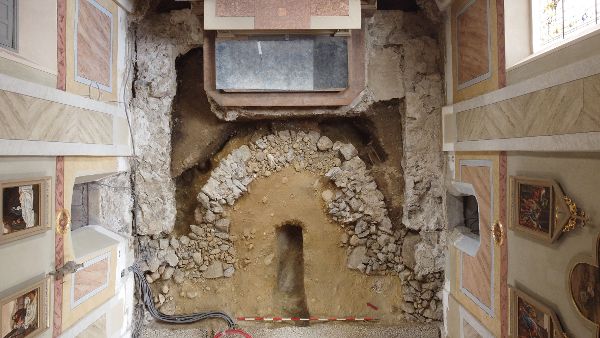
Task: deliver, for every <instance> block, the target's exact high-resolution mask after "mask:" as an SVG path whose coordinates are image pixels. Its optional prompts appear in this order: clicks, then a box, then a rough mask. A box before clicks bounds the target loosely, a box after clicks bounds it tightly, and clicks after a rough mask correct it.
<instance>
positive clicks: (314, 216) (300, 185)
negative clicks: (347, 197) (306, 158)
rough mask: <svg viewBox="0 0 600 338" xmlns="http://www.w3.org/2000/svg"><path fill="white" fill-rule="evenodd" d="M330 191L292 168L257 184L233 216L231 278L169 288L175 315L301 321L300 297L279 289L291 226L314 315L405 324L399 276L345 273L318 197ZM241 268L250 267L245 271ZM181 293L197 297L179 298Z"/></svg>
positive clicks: (334, 228)
mask: <svg viewBox="0 0 600 338" xmlns="http://www.w3.org/2000/svg"><path fill="white" fill-rule="evenodd" d="M325 185H326V181H325V179H324V178H322V177H318V176H315V175H313V174H310V173H308V172H300V173H297V172H296V171H295V170H294V169H293V168H288V169H284V170H282V171H281V172H278V173H275V174H273V175H272V176H270V177H268V178H265V179H259V180H257V181H255V182H253V183H252V184H251V190H250V192H249V193H248V194H247V195H245V196H243V197H242V198H240V200H238V202H237V203H236V205H235V206H234V207H233V208H232V209H230V210H229V211H228V212H229V215H230V217H231V220H232V224H231V230H230V233H231V235H233V236H234V238H237V239H236V241H235V248H236V251H237V253H238V258H239V260H240V269H238V270H237V271H236V273H235V274H234V276H233V277H232V278H229V279H217V280H204V281H201V282H199V283H193V282H190V281H186V282H185V283H184V284H183V285H182V286H175V285H174V284H171V291H170V295H172V296H174V297H175V303H176V304H177V307H176V312H177V313H190V312H197V311H201V310H211V309H220V310H224V311H226V312H228V313H230V314H232V315H234V316H236V317H237V316H286V315H293V314H296V311H298V309H297V308H296V307H295V304H296V301H297V300H298V299H297V297H294V296H296V295H292V296H291V297H290V296H289V295H285V292H283V295H282V291H281V288H280V286H279V285H278V284H279V283H278V281H279V279H278V276H279V272H280V269H281V267H280V264H279V262H280V261H281V260H282V259H283V257H279V255H278V250H277V242H278V241H277V233H278V231H277V229H278V227H280V226H282V225H284V224H294V225H299V226H301V227H302V234H303V236H302V242H303V252H302V256H303V260H304V293H305V295H306V305H307V310H308V313H309V314H310V315H311V316H371V317H377V318H380V319H381V321H382V323H388V324H392V323H395V324H397V323H399V322H401V321H402V320H401V319H399V316H398V313H397V309H396V308H395V307H394V304H399V303H400V300H399V299H398V297H400V296H401V295H402V293H401V290H400V280H399V279H398V277H397V276H366V275H364V274H362V273H360V272H358V271H353V270H350V269H348V268H347V267H346V250H345V249H344V248H342V247H340V246H339V243H340V236H341V234H342V230H341V228H340V226H339V225H338V224H336V223H334V222H332V221H330V220H329V218H328V216H327V215H326V213H325V205H324V202H323V200H322V198H321V191H322V190H323V189H324V186H325ZM280 252H281V250H280ZM244 261H246V262H249V263H248V264H247V265H246V266H245V267H243V268H241V267H242V266H244V265H245V264H244ZM181 291H183V292H185V293H186V294H187V293H188V292H192V293H193V292H197V293H198V296H197V297H196V298H194V299H189V298H187V297H180V296H179V295H180V293H181ZM367 303H371V304H373V305H375V306H377V307H378V310H374V309H372V308H371V307H369V306H367Z"/></svg>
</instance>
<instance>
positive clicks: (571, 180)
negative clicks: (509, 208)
mask: <svg viewBox="0 0 600 338" xmlns="http://www.w3.org/2000/svg"><path fill="white" fill-rule="evenodd" d="M507 163H508V174H509V175H521V176H530V177H547V178H552V179H555V180H557V181H558V183H559V184H560V185H561V186H562V188H563V189H564V192H565V194H566V195H567V196H569V197H571V198H572V199H573V201H574V202H575V203H577V206H579V207H581V208H582V209H583V210H584V211H585V212H586V213H588V214H589V216H590V217H591V219H592V222H591V224H590V225H588V226H586V227H585V228H584V229H577V230H575V231H573V232H571V233H568V234H565V235H563V236H562V237H561V238H560V239H559V240H558V241H557V242H556V243H554V244H551V245H548V244H545V243H541V242H537V241H534V240H531V239H530V238H529V237H527V236H524V235H523V234H522V233H519V232H515V231H513V230H512V229H511V230H509V231H508V241H507V244H508V284H509V285H512V286H516V287H518V288H520V289H521V290H523V291H527V292H528V293H531V295H532V296H534V297H536V298H538V299H539V300H540V301H541V302H543V303H546V304H547V305H549V306H550V307H552V308H553V309H554V310H555V311H556V312H557V315H558V316H559V317H560V320H561V322H562V324H563V329H565V330H566V332H567V333H568V334H569V337H592V336H593V334H592V329H591V327H590V326H589V325H588V324H587V323H586V321H585V320H584V319H583V317H581V316H580V315H579V314H578V313H577V310H576V308H575V306H574V305H573V303H572V301H571V296H570V292H569V290H568V284H567V281H568V275H569V269H570V266H571V264H572V263H573V262H574V259H575V256H576V255H579V254H582V253H585V254H588V255H590V256H591V257H593V255H595V251H596V240H597V238H598V235H599V229H598V220H599V219H600V218H599V217H600V199H598V196H597V195H598V190H600V181H599V180H598V179H597V177H598V171H599V170H600V155H599V154H598V153H595V154H589V153H588V154H585V153H582V154H581V153H580V154H577V153H571V154H566V153H560V154H549V153H545V154H544V153H541V154H540V153H529V154H526V153H509V154H508V162H507Z"/></svg>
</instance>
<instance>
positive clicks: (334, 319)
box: [237, 317, 379, 322]
mask: <svg viewBox="0 0 600 338" xmlns="http://www.w3.org/2000/svg"><path fill="white" fill-rule="evenodd" d="M237 320H238V321H246V322H375V321H378V320H379V319H377V318H372V317H309V318H300V317H237Z"/></svg>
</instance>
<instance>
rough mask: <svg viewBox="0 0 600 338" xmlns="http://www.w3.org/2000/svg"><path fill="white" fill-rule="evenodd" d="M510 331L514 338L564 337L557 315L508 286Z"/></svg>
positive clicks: (523, 293)
mask: <svg viewBox="0 0 600 338" xmlns="http://www.w3.org/2000/svg"><path fill="white" fill-rule="evenodd" d="M510 332H511V334H512V337H515V338H566V337H567V335H566V334H565V332H564V330H563V329H562V326H561V325H560V321H559V320H558V317H557V316H556V314H555V313H554V311H552V309H550V308H549V307H548V306H546V305H544V304H542V303H541V302H539V301H538V300H536V299H534V298H533V297H531V296H529V295H528V294H526V293H525V292H522V291H520V290H518V289H516V288H514V287H511V288H510Z"/></svg>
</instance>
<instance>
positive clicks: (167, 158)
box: [131, 10, 202, 235]
mask: <svg viewBox="0 0 600 338" xmlns="http://www.w3.org/2000/svg"><path fill="white" fill-rule="evenodd" d="M139 15H140V17H139V18H138V22H137V23H134V25H135V32H136V53H135V55H136V59H135V64H136V78H135V81H134V88H133V91H134V96H133V98H132V100H131V108H132V109H131V110H132V133H133V140H134V150H135V155H136V158H135V163H134V165H133V166H134V171H135V174H134V175H135V177H134V181H135V189H134V191H135V197H136V202H137V203H136V210H135V215H136V225H137V227H136V229H135V230H136V232H137V233H138V234H140V235H147V234H150V235H151V234H158V233H160V232H166V233H168V232H170V231H171V230H172V229H173V224H174V222H175V214H176V210H175V185H174V183H173V180H172V179H171V169H170V168H171V109H172V104H173V98H174V96H175V92H176V86H177V74H176V70H175V59H176V58H177V57H178V56H179V55H181V54H183V53H185V52H187V51H188V50H190V49H191V48H194V47H197V46H199V45H201V43H202V29H201V23H200V21H199V19H198V17H196V16H195V15H193V14H192V12H191V11H190V10H181V11H173V12H170V13H166V14H148V15H142V14H139Z"/></svg>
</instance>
